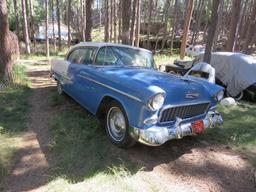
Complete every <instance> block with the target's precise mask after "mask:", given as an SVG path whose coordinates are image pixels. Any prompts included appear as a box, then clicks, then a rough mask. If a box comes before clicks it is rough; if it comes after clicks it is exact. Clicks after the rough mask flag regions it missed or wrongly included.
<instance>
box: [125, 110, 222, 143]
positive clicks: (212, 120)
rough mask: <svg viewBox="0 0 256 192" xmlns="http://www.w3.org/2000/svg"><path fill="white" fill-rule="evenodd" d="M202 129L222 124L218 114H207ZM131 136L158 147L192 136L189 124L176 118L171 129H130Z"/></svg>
mask: <svg viewBox="0 0 256 192" xmlns="http://www.w3.org/2000/svg"><path fill="white" fill-rule="evenodd" d="M202 121H203V123H204V128H205V129H206V128H214V127H216V126H217V125H221V124H223V119H222V116H221V115H220V114H219V113H218V112H212V111H210V112H208V114H207V115H206V117H205V119H203V120H202ZM130 133H131V136H132V137H133V138H134V139H136V140H137V141H139V142H140V143H143V144H145V145H149V146H159V145H162V144H163V143H165V142H166V141H168V140H171V139H180V138H182V137H184V136H187V135H193V134H194V133H193V132H192V127H191V123H182V119H180V118H177V119H176V122H175V125H174V126H173V127H157V126H153V127H150V128H148V129H139V128H135V127H132V128H131V132H130Z"/></svg>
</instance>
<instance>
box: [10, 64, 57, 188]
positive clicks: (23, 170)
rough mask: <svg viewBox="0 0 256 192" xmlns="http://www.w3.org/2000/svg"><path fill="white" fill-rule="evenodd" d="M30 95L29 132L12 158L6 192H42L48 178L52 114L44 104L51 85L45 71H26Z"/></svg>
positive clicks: (49, 108) (47, 105)
mask: <svg viewBox="0 0 256 192" xmlns="http://www.w3.org/2000/svg"><path fill="white" fill-rule="evenodd" d="M28 75H29V78H30V80H31V83H32V84H31V87H32V89H33V94H32V96H31V97H30V98H29V101H30V104H31V107H32V110H31V117H30V122H29V130H28V132H27V133H26V134H24V135H23V136H22V142H21V145H22V146H21V150H20V151H19V152H18V154H17V156H16V161H17V164H16V165H15V166H14V169H13V172H12V175H11V176H10V178H9V179H8V181H7V191H8V192H18V191H44V190H43V188H42V187H43V186H44V185H45V184H46V183H47V181H48V179H49V178H50V175H49V174H48V173H49V162H50V161H51V157H50V153H49V150H48V145H49V144H50V140H49V136H48V120H49V118H50V117H51V116H52V115H53V114H54V111H53V110H52V108H51V107H50V103H49V102H50V101H49V100H48V98H49V96H48V95H49V94H50V93H51V92H52V91H53V90H52V89H54V86H55V82H54V81H52V80H51V79H50V73H49V67H48V66H45V67H32V66H30V67H29V70H28Z"/></svg>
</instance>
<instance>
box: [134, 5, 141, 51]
mask: <svg viewBox="0 0 256 192" xmlns="http://www.w3.org/2000/svg"><path fill="white" fill-rule="evenodd" d="M136 1H137V6H136V7H137V11H136V13H137V15H136V30H135V46H136V47H139V46H140V17H141V12H140V9H141V0H136Z"/></svg>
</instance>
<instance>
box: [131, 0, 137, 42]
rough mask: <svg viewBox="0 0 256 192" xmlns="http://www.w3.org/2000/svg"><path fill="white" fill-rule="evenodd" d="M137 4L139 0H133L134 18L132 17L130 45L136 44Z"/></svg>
mask: <svg viewBox="0 0 256 192" xmlns="http://www.w3.org/2000/svg"><path fill="white" fill-rule="evenodd" d="M136 4H137V0H133V4H132V16H131V17H132V18H131V30H130V45H132V46H134V36H135V16H136Z"/></svg>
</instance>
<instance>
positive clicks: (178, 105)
mask: <svg viewBox="0 0 256 192" xmlns="http://www.w3.org/2000/svg"><path fill="white" fill-rule="evenodd" d="M207 103H208V105H209V106H208V110H206V112H205V113H203V114H200V115H197V116H194V117H189V118H186V119H182V121H184V120H190V119H193V118H196V117H200V116H203V115H206V114H207V112H208V111H209V109H211V108H210V105H211V102H209V101H208V102H206V101H205V102H195V103H184V104H176V105H166V106H164V107H163V108H162V109H161V111H160V114H159V118H158V123H160V124H165V123H170V122H175V120H174V121H165V122H160V119H161V118H162V114H163V111H164V110H166V109H168V108H173V107H182V106H188V105H199V104H207Z"/></svg>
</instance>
